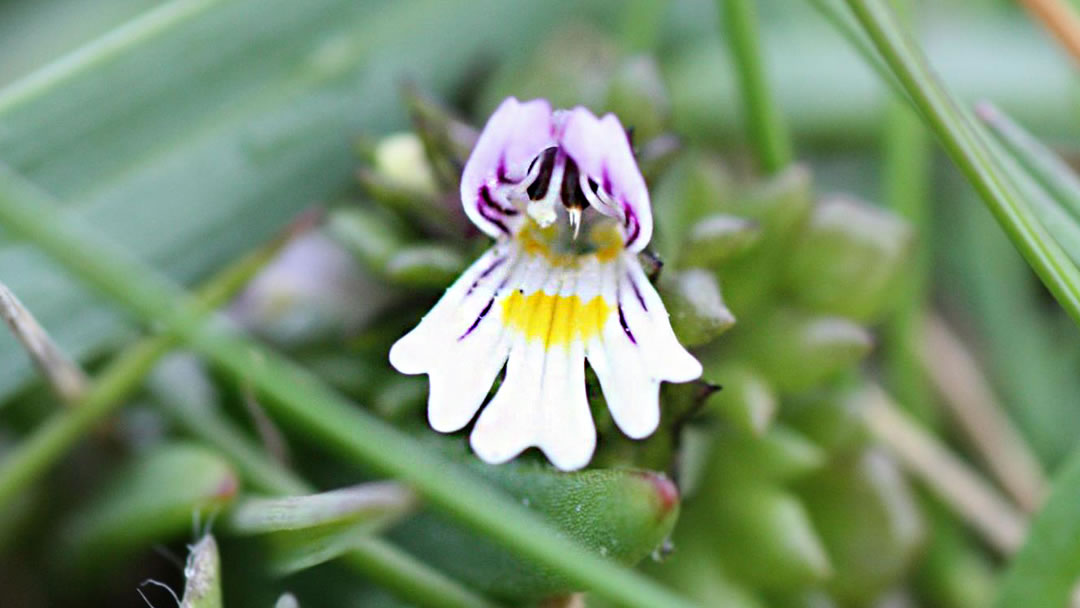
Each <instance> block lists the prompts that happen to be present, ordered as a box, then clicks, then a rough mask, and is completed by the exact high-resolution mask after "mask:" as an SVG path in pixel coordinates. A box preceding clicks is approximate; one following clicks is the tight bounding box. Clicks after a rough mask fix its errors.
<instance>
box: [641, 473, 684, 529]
mask: <svg viewBox="0 0 1080 608" xmlns="http://www.w3.org/2000/svg"><path fill="white" fill-rule="evenodd" d="M641 476H642V477H643V478H645V479H646V480H648V481H649V483H651V484H652V485H653V488H655V490H656V496H657V498H658V499H659V503H660V509H659V512H658V513H657V515H658V517H659V518H661V519H662V518H664V517H667V515H668V514H669V513H671V511H672V510H673V509H675V508H676V507H678V506H679V487H678V486H676V485H675V482H673V481H671V480H670V479H668V478H667V476H666V475H664V474H662V473H641Z"/></svg>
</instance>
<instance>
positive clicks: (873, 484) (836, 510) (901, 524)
mask: <svg viewBox="0 0 1080 608" xmlns="http://www.w3.org/2000/svg"><path fill="white" fill-rule="evenodd" d="M799 485H800V488H801V491H800V495H801V496H802V498H803V503H804V504H805V505H806V509H807V511H809V513H810V516H811V519H812V520H813V522H814V526H815V527H816V528H817V529H818V530H819V531H820V533H821V538H822V539H823V540H824V541H825V546H826V547H828V551H829V555H830V556H831V557H832V559H833V562H834V563H835V564H836V566H837V568H836V574H835V576H834V577H833V578H832V580H831V581H830V582H829V584H828V588H829V590H830V591H831V593H832V594H833V595H834V596H835V597H836V598H837V599H839V600H840V601H842V602H843V603H847V604H867V603H869V602H871V601H872V600H873V599H874V598H876V597H877V596H878V595H880V594H881V593H882V592H884V591H885V590H887V589H889V588H891V587H893V586H894V585H895V584H896V583H897V582H898V581H899V580H901V579H902V577H903V576H904V575H905V573H906V571H907V569H908V567H909V566H910V565H911V563H912V560H913V559H914V557H915V554H916V552H917V551H918V550H919V549H920V547H921V546H922V543H923V540H924V537H925V529H924V526H923V520H922V517H921V515H920V512H919V509H918V507H917V505H916V504H915V501H914V498H913V497H912V495H911V489H910V488H909V487H908V485H907V482H906V481H905V480H904V478H903V476H902V475H901V473H900V471H899V470H898V469H897V467H896V465H895V464H894V463H893V461H892V460H891V459H889V457H888V456H886V455H885V454H884V453H882V452H880V451H879V450H876V449H871V450H866V451H864V452H862V453H861V454H858V455H856V456H855V457H854V458H850V459H839V460H837V461H836V462H834V464H833V465H832V466H830V467H829V468H828V469H826V470H824V471H822V472H820V473H818V474H816V475H814V476H813V477H810V478H808V479H805V480H803V481H802V482H801V483H800V484H799Z"/></svg>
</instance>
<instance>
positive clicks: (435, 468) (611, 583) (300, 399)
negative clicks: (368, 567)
mask: <svg viewBox="0 0 1080 608" xmlns="http://www.w3.org/2000/svg"><path fill="white" fill-rule="evenodd" d="M0 226H3V227H4V228H5V229H8V230H10V231H12V232H13V233H14V234H17V235H21V236H23V237H24V238H26V239H28V240H29V241H30V242H31V243H33V244H34V245H36V246H38V247H40V248H41V249H42V250H43V251H45V252H47V253H49V254H50V255H52V256H53V257H54V259H56V260H57V261H58V262H60V263H62V264H63V265H64V266H65V267H66V268H67V269H68V270H69V271H71V272H72V273H73V274H74V275H75V276H78V277H79V278H80V279H82V280H84V281H86V282H88V283H90V284H92V285H94V286H95V287H97V288H98V289H100V290H101V291H103V292H104V293H107V294H109V295H110V296H112V297H113V298H115V299H116V300H117V301H118V302H119V303H120V304H122V305H124V306H125V307H126V308H128V309H129V310H131V311H132V312H133V313H135V314H137V315H139V316H140V317H142V318H143V319H145V320H147V321H156V322H160V323H162V324H164V325H165V326H166V327H167V328H168V329H170V330H172V331H175V332H176V333H177V334H178V335H180V336H181V337H182V338H183V339H185V340H186V341H187V342H189V344H190V345H191V346H192V347H193V348H194V349H195V350H196V351H198V352H199V353H200V354H202V355H204V356H206V357H207V358H208V359H210V360H212V361H213V362H214V363H215V364H217V365H218V366H219V367H220V368H221V369H222V370H223V371H224V372H226V373H227V374H229V375H231V376H234V377H237V378H241V379H243V380H245V381H247V382H249V383H250V385H251V386H252V387H253V388H255V389H256V390H257V391H258V392H259V393H260V394H261V395H262V397H263V399H264V401H263V405H265V406H266V409H267V410H268V411H270V412H271V413H272V414H276V415H277V417H278V418H279V420H280V421H281V423H282V424H283V425H286V426H289V427H291V428H292V429H293V430H295V431H297V432H300V433H302V434H305V435H307V436H309V437H311V438H313V439H316V440H317V441H319V442H320V443H322V444H324V446H325V447H326V448H327V449H329V450H330V451H333V452H336V453H337V454H339V455H340V456H342V457H344V458H346V459H348V460H350V461H352V462H355V463H358V464H363V465H367V466H369V467H371V468H372V469H374V470H375V471H377V472H379V473H382V474H385V475H387V476H390V477H394V478H398V479H400V480H402V481H404V482H406V483H409V484H410V485H412V486H413V487H414V488H415V489H416V490H417V492H419V493H420V494H421V495H423V496H424V498H426V499H427V500H428V501H429V502H430V503H431V504H432V505H434V506H436V507H438V508H441V509H443V510H445V511H446V512H448V513H450V514H451V515H453V516H454V517H455V518H457V519H458V520H460V521H462V522H463V523H465V524H467V525H469V526H471V527H473V528H474V529H476V530H477V531H480V532H481V533H483V534H485V535H487V536H489V537H490V538H492V539H493V540H495V541H497V542H499V543H501V544H503V545H504V546H506V547H507V548H509V549H510V550H511V551H513V552H515V553H517V554H518V555H520V556H522V557H526V558H528V559H531V560H534V561H536V562H537V563H542V564H544V565H546V566H547V567H549V568H550V569H551V571H552V572H555V573H557V574H560V575H562V576H565V577H566V579H567V580H569V581H571V582H573V583H574V584H575V585H580V586H581V587H583V588H586V589H589V590H591V591H594V592H595V593H596V594H597V595H600V596H603V597H606V598H607V599H610V600H612V601H613V602H616V603H620V604H624V605H627V606H641V607H643V608H644V607H648V608H663V607H666V606H685V605H686V603H685V600H683V599H682V598H680V597H678V596H676V595H674V594H672V593H671V592H670V591H668V590H666V589H664V588H662V587H660V586H659V585H657V584H656V583H654V582H652V581H650V580H647V579H645V578H644V577H642V576H640V575H638V574H636V573H633V572H631V571H629V570H626V569H624V568H622V567H619V566H617V565H616V564H614V563H612V562H611V561H609V560H607V559H604V558H601V557H599V556H597V555H596V554H594V553H592V552H590V551H588V550H586V549H584V548H582V547H581V546H580V545H578V544H576V543H573V542H570V541H568V540H567V539H566V538H565V537H564V536H562V535H560V534H559V533H558V532H557V531H556V530H555V529H554V528H553V527H552V526H551V525H550V524H548V523H546V522H544V521H543V520H542V519H540V518H539V517H537V516H536V515H535V514H533V513H530V512H529V511H528V510H526V509H523V508H522V507H521V505H519V504H517V503H515V502H513V501H511V500H509V499H508V498H507V497H506V496H505V495H504V494H503V493H501V492H499V491H497V490H495V489H494V488H491V487H490V486H488V485H487V484H485V483H483V482H481V481H480V480H478V479H477V478H476V477H474V476H473V475H471V474H469V473H468V472H467V471H464V470H463V469H461V468H459V467H456V466H453V465H450V464H449V463H448V462H446V460H445V459H443V458H441V457H439V456H437V455H436V454H434V453H433V452H431V450H429V449H426V448H424V447H422V446H420V445H419V444H417V442H416V441H415V440H413V439H411V438H410V437H408V436H407V435H405V434H404V433H402V432H401V431H399V430H397V429H395V428H393V427H391V426H389V425H388V424H386V423H384V422H382V421H381V420H379V419H377V418H375V417H374V416H372V415H370V414H368V413H366V412H364V411H363V410H361V409H360V408H357V407H356V406H355V405H354V404H352V403H350V402H349V401H347V400H346V399H344V398H342V397H341V396H340V395H339V394H337V393H335V392H334V391H333V390H332V389H330V388H329V387H327V386H325V385H323V384H321V383H320V382H319V381H318V379H316V378H315V377H314V376H312V375H311V374H309V373H308V372H306V371H305V370H303V369H301V368H300V367H298V366H296V365H295V364H293V363H292V362H290V361H289V360H287V359H285V358H283V357H281V356H279V355H277V354H275V353H273V352H270V351H267V350H266V349H264V348H262V347H260V346H259V345H258V344H256V343H254V342H252V341H251V340H248V339H245V338H243V337H241V336H240V335H238V334H236V333H234V332H227V331H222V330H220V329H219V330H217V331H214V330H213V329H211V328H210V327H208V324H207V323H206V322H205V317H204V315H202V314H200V313H199V311H198V310H197V308H196V307H194V306H193V305H192V303H191V298H190V296H189V295H188V294H186V293H185V292H184V291H183V290H182V289H181V288H180V287H178V286H177V285H176V284H175V283H174V282H172V281H170V280H169V279H168V278H166V277H164V276H163V275H161V274H159V273H157V272H155V271H154V270H153V269H152V268H149V267H147V266H146V265H145V264H143V263H141V262H139V261H138V260H136V259H135V258H133V257H132V256H131V255H130V253H129V252H127V251H125V250H123V249H122V248H119V247H117V246H116V245H115V244H113V243H111V242H109V241H106V240H104V239H103V238H102V237H101V236H100V235H98V234H97V233H95V232H94V231H93V230H92V229H89V228H88V227H87V226H86V225H85V224H83V223H81V222H80V221H78V220H77V219H75V218H73V217H71V216H68V215H65V214H63V213H61V212H60V210H59V209H58V208H57V206H56V204H55V202H54V201H53V200H52V199H51V198H50V197H48V196H47V195H46V194H45V193H43V192H42V191H41V190H40V189H38V188H36V187H35V186H34V185H33V184H31V183H28V182H27V181H26V180H25V179H22V178H21V177H20V176H19V175H17V174H15V173H13V172H11V171H10V170H2V171H0Z"/></svg>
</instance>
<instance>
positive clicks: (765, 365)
mask: <svg viewBox="0 0 1080 608" xmlns="http://www.w3.org/2000/svg"><path fill="white" fill-rule="evenodd" d="M731 342H732V343H731V344H730V345H728V346H729V347H730V349H731V352H738V353H739V354H740V355H741V356H743V357H746V358H747V359H748V360H749V361H750V362H751V363H752V364H753V365H754V367H755V368H756V369H758V370H761V374H762V375H763V376H764V377H765V378H767V379H768V381H769V383H770V384H771V385H772V386H774V387H776V389H777V390H778V391H779V392H781V393H795V392H800V391H804V390H807V389H810V388H813V387H815V386H817V385H819V384H820V383H821V382H823V381H825V380H826V379H828V378H830V377H832V376H834V375H835V374H837V373H840V372H843V371H845V370H847V369H848V368H850V367H851V365H852V364H854V363H855V362H856V361H858V360H860V359H862V358H863V357H864V356H865V355H866V354H867V353H868V352H869V351H870V348H871V347H872V346H873V340H872V338H871V336H870V334H869V332H867V331H866V329H864V328H863V327H862V326H860V325H857V324H855V323H854V322H852V321H849V320H847V319H843V318H840V317H819V316H813V315H809V314H807V313H805V312H802V311H798V310H794V309H788V308H782V309H777V310H774V311H771V312H770V313H769V314H768V316H766V317H765V318H763V319H760V320H757V321H756V322H755V323H754V324H753V325H752V326H749V327H747V328H746V330H745V331H743V332H740V333H738V334H737V336H733V340H732V341H731Z"/></svg>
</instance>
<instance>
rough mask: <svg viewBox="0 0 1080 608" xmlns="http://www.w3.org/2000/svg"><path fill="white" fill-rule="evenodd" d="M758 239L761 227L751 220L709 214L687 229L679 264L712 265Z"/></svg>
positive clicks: (744, 248) (722, 214)
mask: <svg viewBox="0 0 1080 608" xmlns="http://www.w3.org/2000/svg"><path fill="white" fill-rule="evenodd" d="M760 238H761V229H760V228H759V227H758V225H757V222H755V221H754V220H750V219H746V218H742V217H738V216H734V215H727V214H725V213H713V214H711V215H707V216H705V217H704V218H702V219H701V220H700V221H698V222H697V223H696V224H694V225H693V226H692V227H691V228H690V233H689V234H688V235H687V236H686V241H685V245H684V249H683V252H682V257H681V258H680V259H679V264H680V265H682V266H700V267H702V268H714V267H717V266H719V265H720V264H722V263H723V262H725V261H727V260H729V259H731V258H732V257H734V256H737V255H739V254H741V253H743V252H745V251H746V250H747V249H749V248H750V247H752V246H753V245H755V244H756V243H757V241H758V239H760Z"/></svg>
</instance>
